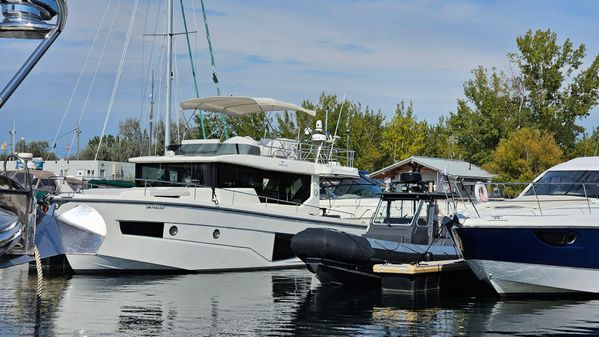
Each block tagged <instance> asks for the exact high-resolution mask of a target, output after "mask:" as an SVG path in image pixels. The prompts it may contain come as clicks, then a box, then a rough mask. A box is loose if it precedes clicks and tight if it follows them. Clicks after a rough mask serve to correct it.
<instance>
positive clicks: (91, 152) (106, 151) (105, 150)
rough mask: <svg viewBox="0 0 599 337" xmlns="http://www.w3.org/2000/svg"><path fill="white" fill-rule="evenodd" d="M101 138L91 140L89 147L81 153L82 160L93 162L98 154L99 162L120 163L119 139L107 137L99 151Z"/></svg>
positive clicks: (111, 136) (96, 137)
mask: <svg viewBox="0 0 599 337" xmlns="http://www.w3.org/2000/svg"><path fill="white" fill-rule="evenodd" d="M99 143H100V136H94V137H92V138H90V139H89V141H88V142H87V145H86V146H85V148H84V149H83V151H81V154H80V157H81V159H82V160H93V159H94V158H96V153H97V154H98V157H97V160H109V161H118V139H117V137H115V136H113V135H106V136H104V138H103V139H102V146H101V147H100V149H99V150H98V146H99Z"/></svg>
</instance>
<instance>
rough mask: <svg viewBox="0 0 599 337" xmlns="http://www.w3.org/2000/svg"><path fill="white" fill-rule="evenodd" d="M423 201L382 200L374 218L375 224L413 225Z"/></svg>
mask: <svg viewBox="0 0 599 337" xmlns="http://www.w3.org/2000/svg"><path fill="white" fill-rule="evenodd" d="M422 203H423V202H422V201H417V200H381V202H380V203H379V206H378V208H377V210H376V213H375V215H374V218H373V221H372V222H373V224H385V225H411V224H412V221H413V219H414V217H417V216H418V215H419V214H420V208H422Z"/></svg>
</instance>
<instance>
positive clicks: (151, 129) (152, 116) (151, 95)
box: [148, 71, 154, 156]
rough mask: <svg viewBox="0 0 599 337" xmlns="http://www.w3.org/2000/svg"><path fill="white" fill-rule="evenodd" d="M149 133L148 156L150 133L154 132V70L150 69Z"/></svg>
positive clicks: (150, 140) (149, 153)
mask: <svg viewBox="0 0 599 337" xmlns="http://www.w3.org/2000/svg"><path fill="white" fill-rule="evenodd" d="M149 117H150V118H149V119H150V134H149V144H148V156H151V155H152V135H153V132H154V129H153V128H152V127H153V123H154V71H152V92H151V93H150V112H149Z"/></svg>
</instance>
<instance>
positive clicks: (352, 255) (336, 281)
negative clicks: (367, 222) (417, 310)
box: [292, 228, 458, 286]
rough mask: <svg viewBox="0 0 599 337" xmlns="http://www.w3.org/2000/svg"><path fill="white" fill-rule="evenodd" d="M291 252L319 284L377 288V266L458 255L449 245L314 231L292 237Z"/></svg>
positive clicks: (442, 258) (449, 257) (320, 230)
mask: <svg viewBox="0 0 599 337" xmlns="http://www.w3.org/2000/svg"><path fill="white" fill-rule="evenodd" d="M292 249H293V251H294V252H295V254H296V255H297V256H299V257H300V258H301V259H302V260H303V261H304V262H305V263H306V266H307V267H308V270H310V271H311V272H312V273H314V274H315V275H316V277H317V278H318V279H319V281H320V282H321V283H322V284H330V285H358V284H359V285H375V286H378V285H380V282H381V275H380V274H378V273H375V272H374V271H373V266H374V265H375V264H377V263H384V262H390V263H411V262H416V261H422V260H424V259H425V254H426V253H430V254H428V257H429V258H430V259H433V260H450V259H455V258H456V257H457V256H458V252H457V250H456V248H455V247H454V246H453V245H451V246H443V245H434V244H433V245H422V244H412V243H400V242H393V241H388V240H380V239H374V238H369V237H364V236H357V235H353V234H349V233H344V232H336V231H330V230H326V229H324V230H323V229H316V228H310V229H307V230H305V231H302V232H300V233H298V234H297V235H295V236H294V238H293V240H292Z"/></svg>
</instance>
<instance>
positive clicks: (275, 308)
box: [0, 266, 599, 336]
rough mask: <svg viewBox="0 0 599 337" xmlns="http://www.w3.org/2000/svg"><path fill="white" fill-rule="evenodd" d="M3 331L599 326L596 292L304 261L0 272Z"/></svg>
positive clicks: (454, 331)
mask: <svg viewBox="0 0 599 337" xmlns="http://www.w3.org/2000/svg"><path fill="white" fill-rule="evenodd" d="M0 277H1V278H2V281H1V282H0V287H1V289H0V296H1V298H0V335H2V336H21V335H23V336H28V335H34V334H36V333H37V334H39V335H40V336H223V335H242V336H269V335H270V336H284V335H322V336H335V335H337V336H351V335H358V336H381V335H385V336H386V335H389V336H396V335H415V336H455V335H465V336H466V335H467V336H472V335H483V334H485V335H486V334H488V335H540V334H574V333H579V334H593V333H594V334H596V333H599V316H597V315H596V313H597V312H599V299H559V298H550V299H535V300H531V299H528V300H524V299H520V300H506V301H502V300H499V299H497V298H496V297H494V296H491V295H481V296H465V295H459V294H456V295H452V296H443V297H439V296H423V297H417V298H414V297H406V296H400V295H397V294H387V293H384V294H383V293H381V292H380V291H377V290H367V289H363V288H331V287H322V286H320V284H319V283H318V281H317V280H315V279H313V278H312V275H311V274H310V273H309V272H308V271H306V270H303V269H295V270H279V271H260V272H245V273H218V274H187V275H126V276H125V275H123V276H89V275H69V276H64V275H62V276H53V277H46V278H45V279H44V294H43V299H42V302H41V305H40V306H39V309H40V310H39V311H37V309H38V305H37V303H36V293H35V290H36V282H37V279H36V276H35V273H29V271H28V268H27V267H23V266H21V267H13V268H9V269H6V270H3V271H0Z"/></svg>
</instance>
